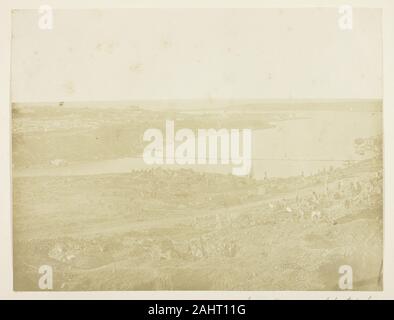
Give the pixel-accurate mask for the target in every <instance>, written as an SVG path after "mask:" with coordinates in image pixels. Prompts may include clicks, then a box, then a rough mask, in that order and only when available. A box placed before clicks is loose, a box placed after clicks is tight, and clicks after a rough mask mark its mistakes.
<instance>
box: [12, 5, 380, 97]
mask: <svg viewBox="0 0 394 320" xmlns="http://www.w3.org/2000/svg"><path fill="white" fill-rule="evenodd" d="M338 18H339V14H338V11H337V9H282V10H280V9H193V10H186V9H160V10H158V9H155V10H150V9H125V10H102V11H91V10H78V11H76V10H72V11H71V10H70V11H66V10H62V11H55V12H54V28H53V29H52V30H50V31H48V30H47V31H43V30H40V29H39V28H38V24H37V21H38V12H36V11H31V10H30V11H27V10H25V11H16V12H14V14H13V44H12V85H11V87H12V100H13V101H14V102H37V101H85V100H94V101H102V100H106V101H108V100H133V99H134V100H141V99H206V98H210V99H215V98H217V99H291V98H295V99H325V98H328V99H346V98H350V99H359V98H381V97H382V70H381V69H382V33H381V15H380V11H379V10H373V9H358V10H355V11H354V17H353V19H354V26H353V30H352V31H343V30H340V29H339V27H338V23H337V21H338Z"/></svg>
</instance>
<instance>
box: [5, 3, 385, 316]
mask: <svg viewBox="0 0 394 320" xmlns="http://www.w3.org/2000/svg"><path fill="white" fill-rule="evenodd" d="M10 23H11V34H10V167H11V169H10V170H11V210H12V215H11V230H12V241H11V244H12V287H13V290H14V291H15V292H39V291H54V292H93V291H94V292H100V291H104V292H108V291H109V292H125V291H126V292H127V291H128V292H155V291H165V292H177V291H180V292H197V291H202V292H217V291H223V292H224V291H225V292H249V291H250V292H252V291H253V292H265V291H270V292H288V291H294V292H341V291H345V292H371V293H373V292H383V290H384V289H385V281H384V279H385V274H386V273H385V272H384V271H385V270H384V264H385V254H384V252H385V246H386V243H385V240H384V239H385V238H384V235H385V226H386V225H385V223H386V222H385V221H386V220H385V217H386V214H387V213H386V212H385V203H384V198H385V197H384V194H385V184H384V181H385V168H386V164H387V163H386V162H385V161H384V155H385V148H384V142H385V140H386V134H385V130H384V115H385V112H384V110H383V109H384V104H385V101H384V59H383V56H384V32H383V10H382V9H381V8H373V7H369V8H366V7H356V6H351V5H345V4H344V5H340V6H337V7H318V6H315V7H297V8H295V7H294V8H292V7H287V8H286V7H285V8H279V7H278V8H275V7H270V8H237V7H234V8H219V7H218V8H173V7H169V8H124V9H120V8H97V9H94V8H85V9H70V8H61V9H56V8H53V7H52V6H51V5H46V4H42V5H41V6H39V7H37V8H36V9H27V8H26V9H23V8H16V9H13V10H12V11H11V12H10ZM181 309H182V308H181ZM181 309H180V310H179V315H180V314H181ZM163 312H165V310H164V309H163ZM153 313H154V314H160V308H159V307H158V306H156V307H155V308H153V309H152V314H153Z"/></svg>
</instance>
